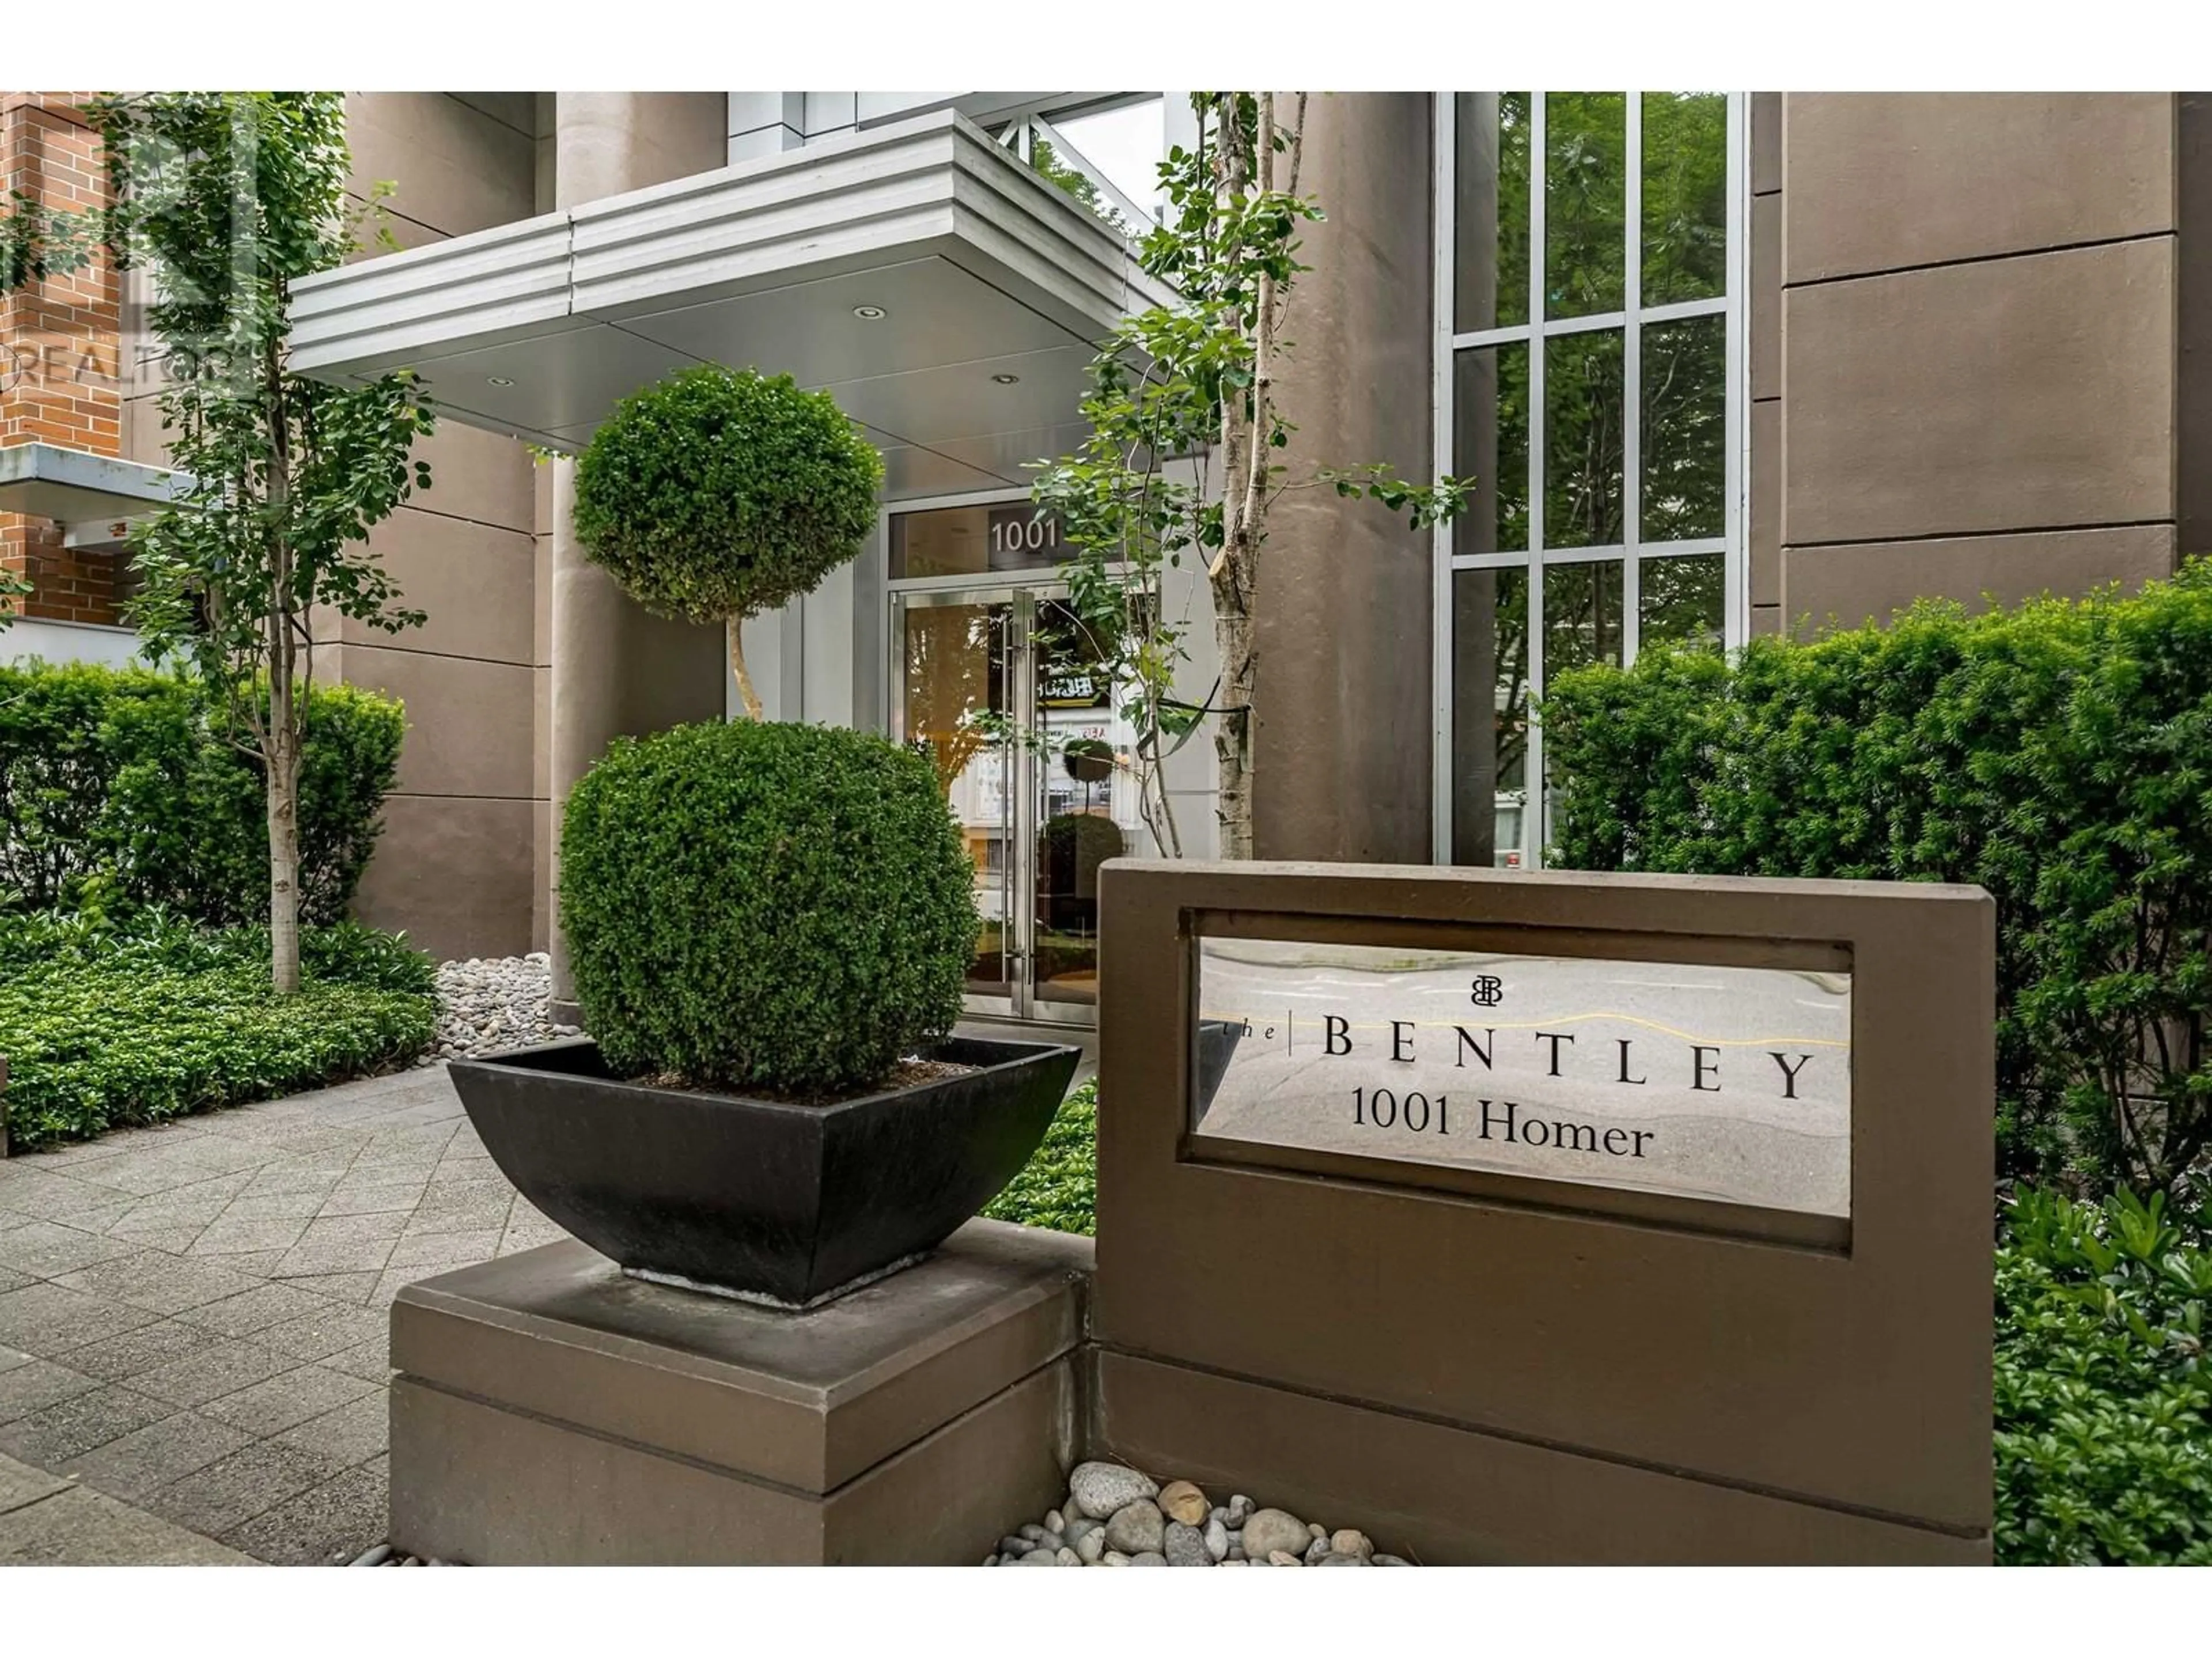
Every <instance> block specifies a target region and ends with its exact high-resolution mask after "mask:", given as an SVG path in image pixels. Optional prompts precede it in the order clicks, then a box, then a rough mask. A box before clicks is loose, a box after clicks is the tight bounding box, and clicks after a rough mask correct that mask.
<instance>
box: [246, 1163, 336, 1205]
mask: <svg viewBox="0 0 2212 1659" xmlns="http://www.w3.org/2000/svg"><path fill="white" fill-rule="evenodd" d="M346 1168H347V1166H346V1165H345V1164H295V1163H292V1162H289V1161H287V1160H281V1159H280V1160H279V1161H278V1162H276V1163H274V1164H263V1165H262V1166H261V1168H259V1169H258V1170H255V1171H254V1172H253V1177H252V1180H250V1181H248V1182H246V1185H245V1187H244V1188H242V1189H241V1190H240V1194H239V1195H240V1197H248V1196H252V1195H253V1194H260V1193H314V1194H318V1195H319V1196H320V1195H324V1194H328V1193H329V1192H330V1190H331V1188H333V1187H335V1186H337V1184H338V1180H339V1178H340V1177H341V1176H343V1175H344V1174H345V1172H346Z"/></svg>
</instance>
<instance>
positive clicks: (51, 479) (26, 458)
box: [0, 444, 191, 524]
mask: <svg viewBox="0 0 2212 1659" xmlns="http://www.w3.org/2000/svg"><path fill="white" fill-rule="evenodd" d="M190 484H191V479H190V478H189V477H186V476H185V474H184V473H181V472H174V471H170V470H169V469H168V468H167V467H161V466H148V465H144V464H143V463H142V462H138V461H118V460H116V459H113V458H112V457H111V456H106V455H94V454H92V453H89V452H88V451H86V450H82V449H64V448H63V447H60V446H59V445H58V444H15V445H13V446H10V447H8V448H5V449H0V513H25V514H27V515H28V516H30V517H31V518H33V519H56V520H60V521H61V522H62V523H64V524H82V523H86V522H89V521H94V520H101V519H127V518H131V517H132V516H134V515H135V514H137V513H148V512H151V511H152V510H153V509H154V508H155V507H166V506H167V504H168V503H169V502H170V501H172V500H173V499H175V498H176V496H178V495H181V494H182V493H183V492H184V490H185V489H187V488H189V487H190Z"/></svg>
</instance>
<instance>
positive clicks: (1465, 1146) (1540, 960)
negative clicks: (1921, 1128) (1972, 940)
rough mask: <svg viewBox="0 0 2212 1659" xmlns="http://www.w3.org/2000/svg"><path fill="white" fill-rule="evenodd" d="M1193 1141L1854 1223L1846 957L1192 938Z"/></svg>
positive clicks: (1849, 1013)
mask: <svg viewBox="0 0 2212 1659" xmlns="http://www.w3.org/2000/svg"><path fill="white" fill-rule="evenodd" d="M1199 968H1200V971H1199V986H1198V995H1199V1012H1198V1020H1197V1022H1196V1024H1195V1028H1194V1041H1195V1042H1196V1044H1197V1048H1198V1051H1199V1052H1198V1055H1197V1079H1198V1088H1197V1091H1196V1093H1195V1095H1194V1098H1193V1102H1192V1108H1193V1113H1194V1122H1193V1124H1192V1128H1193V1131H1194V1133H1195V1134H1197V1135H1199V1136H1200V1137H1209V1138H1215V1139H1225V1140H1234V1141H1240V1142H1244V1143H1247V1144H1253V1145H1259V1146H1281V1147H1294V1148H1298V1149H1301V1150H1304V1151H1310V1152H1334V1153H1344V1154H1350V1155H1352V1156H1357V1157H1362V1158H1386V1159H1391V1160H1395V1161H1399V1162H1407V1163H1413V1164H1430V1165H1441V1166H1444V1167H1450V1168H1459V1169H1469V1170H1489V1171H1493V1172H1496V1173H1498V1174H1503V1175H1511V1176H1532V1177H1535V1178H1538V1179H1541V1180H1546V1181H1558V1182H1580V1183H1583V1184H1586V1185H1594V1186H1600V1187H1611V1188H1629V1189H1632V1190H1638V1191H1644V1192H1651V1193H1663V1194H1671V1195H1674V1196H1677V1197H1683V1198H1693V1199H1705V1200H1714V1201H1717V1202H1723V1203H1728V1204H1736V1205H1745V1206H1753V1207H1757V1208H1760V1209H1770V1210H1785V1211H1793V1212H1799V1213H1802V1214H1808V1215H1817V1216H1829V1217H1837V1218H1848V1217H1849V1216H1850V1196H1851V1194H1850V1172H1851V1158H1850V1151H1851V981H1850V975H1849V974H1848V973H1841V972H1820V971H1814V970H1809V969H1807V970H1790V969H1771V968H1747V967H1723V966H1712V965H1705V964H1699V963H1666V962H1651V961H1642V962H1622V961H1609V960H1604V959H1601V958H1597V957H1558V956H1521V955H1505V954H1497V953H1492V952H1484V951H1450V950H1421V949H1410V948H1402V947H1400V946H1396V945H1359V944H1349V943H1323V942H1319V941H1300V940H1293V939H1244V938H1237V939H1229V938H1206V939H1200V941H1199Z"/></svg>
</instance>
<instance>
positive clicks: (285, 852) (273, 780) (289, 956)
mask: <svg viewBox="0 0 2212 1659" xmlns="http://www.w3.org/2000/svg"><path fill="white" fill-rule="evenodd" d="M283 297H284V295H283V292H282V290H281V289H280V291H279V294H278V299H279V301H280V302H281V301H283ZM261 369H262V376H263V381H262V384H263V386H264V388H265V389H266V393H267V396H268V398H269V429H270V453H269V506H270V519H271V520H272V521H273V523H274V525H275V526H276V529H275V531H274V532H273V534H274V539H273V543H272V545H271V547H270V586H269V611H268V615H267V617H265V619H264V622H265V626H266V627H267V629H268V633H267V635H266V645H267V649H268V653H269V720H268V724H267V726H265V727H264V731H263V733H262V744H261V754H262V758H263V761H264V763H265V764H266V766H267V768H268V771H269V777H268V792H269V979H270V983H271V984H272V985H274V986H275V987H276V992H277V994H278V995H280V996H289V995H291V994H293V993H295V992H296V991H297V990H298V989H299V988H300V748H301V741H302V738H303V736H304V732H303V727H304V725H305V722H304V721H303V720H301V709H300V707H299V699H300V698H301V696H303V695H304V693H305V688H303V687H302V686H301V684H299V682H298V678H297V675H296V672H295V671H296V668H297V665H298V638H299V630H297V629H296V624H297V623H298V620H299V618H298V617H297V616H296V614H295V611H296V606H297V605H298V600H299V595H298V593H297V592H296V590H295V585H294V578H295V574H296V571H297V566H296V563H295V557H294V552H293V548H292V544H291V543H290V541H289V539H288V538H287V532H286V530H285V527H284V526H285V524H286V518H287V513H288V511H289V505H290V501H291V493H292V410H291V407H290V404H289V400H288V399H287V398H286V397H285V395H284V364H283V357H282V356H281V355H280V352H279V348H278V346H277V343H276V340H275V339H274V338H273V337H272V338H271V339H270V342H269V343H268V344H267V346H266V347H265V348H264V356H263V359H262V365H261ZM311 666H312V665H311Z"/></svg>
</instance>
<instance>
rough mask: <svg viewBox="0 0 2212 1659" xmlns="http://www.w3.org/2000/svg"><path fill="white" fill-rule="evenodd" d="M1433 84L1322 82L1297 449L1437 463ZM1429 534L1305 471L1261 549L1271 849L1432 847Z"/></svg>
mask: <svg viewBox="0 0 2212 1659" xmlns="http://www.w3.org/2000/svg"><path fill="white" fill-rule="evenodd" d="M1430 121H1431V95H1430V94H1427V93H1316V94H1313V95H1312V98H1311V100H1310V103H1309V104H1308V106H1307V110H1306V129H1305V161H1304V172H1303V173H1302V174H1301V176H1300V179H1299V188H1300V190H1301V191H1304V192H1305V193H1307V194H1310V195H1312V196H1315V197H1318V198H1319V201H1320V204H1321V207H1322V211H1323V212H1324V213H1326V214H1327V215H1328V219H1327V221H1326V222H1324V223H1322V224H1318V225H1315V226H1312V227H1311V228H1310V229H1309V231H1308V233H1307V234H1306V237H1305V247H1304V252H1303V255H1302V257H1303V258H1304V261H1305V262H1306V263H1307V264H1310V266H1311V267H1312V269H1311V270H1308V271H1306V272H1305V273H1304V275H1302V276H1300V277H1299V278H1298V280H1297V288H1296V289H1294V290H1293V292H1292V295H1291V302H1290V307H1289V311H1288V315H1287V317H1286V319H1285V324H1284V328H1283V333H1284V337H1285V338H1286V339H1288V340H1290V341H1291V343H1292V349H1291V355H1290V356H1289V358H1288V360H1287V361H1286V362H1285V365H1284V366H1283V368H1282V370H1281V372H1280V374H1279V379H1278V385H1279V388H1280V393H1281V401H1282V408H1283V412H1284V414H1285V416H1287V417H1288V418H1289V419H1290V420H1291V421H1292V422H1295V423H1296V425H1297V431H1296V432H1295V433H1294V434H1293V435H1292V437H1291V449H1290V465H1291V467H1292V469H1293V471H1294V472H1296V473H1310V471H1312V470H1313V469H1314V468H1316V467H1319V466H1354V465H1361V464H1364V463H1366V462H1370V461H1387V462H1389V463H1390V464H1391V465H1394V466H1395V467H1396V468H1397V469H1398V471H1400V473H1401V474H1402V475H1403V476H1405V477H1408V478H1412V479H1417V480H1425V479H1426V478H1428V477H1430V476H1431V469H1430V455H1429V451H1430V428H1429V421H1430V409H1431V394H1430V375H1431V361H1430V325H1431V313H1430V303H1431V301H1430V294H1431V281H1432V278H1431V218H1432V213H1431V206H1432V204H1431V194H1432V192H1431V183H1430V179H1431V167H1430V155H1431V131H1430ZM1430 553H1431V543H1430V538H1429V536H1428V535H1427V533H1426V532H1423V533H1421V534H1419V535H1416V534H1414V533H1413V532H1410V531H1408V530H1407V529H1406V528H1405V527H1404V524H1403V521H1402V520H1394V519H1393V518H1392V516H1391V515H1390V514H1389V513H1386V512H1384V511H1383V509H1382V508H1381V507H1376V506H1374V505H1372V504H1368V505H1359V504H1355V503H1352V502H1348V501H1343V500H1340V498H1339V497H1338V496H1337V495H1335V493H1334V491H1333V490H1322V489H1313V490H1304V491H1298V492H1295V493H1293V494H1291V495H1285V497H1283V499H1282V500H1281V501H1279V503H1278V504H1277V506H1276V508H1275V512H1274V516H1273V520H1272V522H1271V526H1270V531H1269V535H1268V538H1267V548H1266V550H1265V551H1264V552H1263V554H1262V555H1261V571H1260V592H1259V599H1258V605H1257V614H1256V618H1255V632H1256V635H1257V639H1258V643H1259V652H1260V678H1259V687H1258V692H1257V698H1256V703H1257V721H1258V725H1257V728H1256V735H1255V744H1254V749H1255V754H1254V764H1255V775H1254V809H1253V810H1254V818H1255V831H1256V834H1255V852H1256V853H1257V854H1258V855H1259V856H1260V857H1261V858H1271V859H1280V858H1296V859H1331V860H1381V861H1389V862H1407V863H1426V862H1427V861H1428V858H1429V796H1430V776H1431V774H1430V739H1429V734H1430V725H1431V720H1430V707H1429V660H1430V650H1431V614H1430V613H1431V590H1430V579H1431V564H1430Z"/></svg>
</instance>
